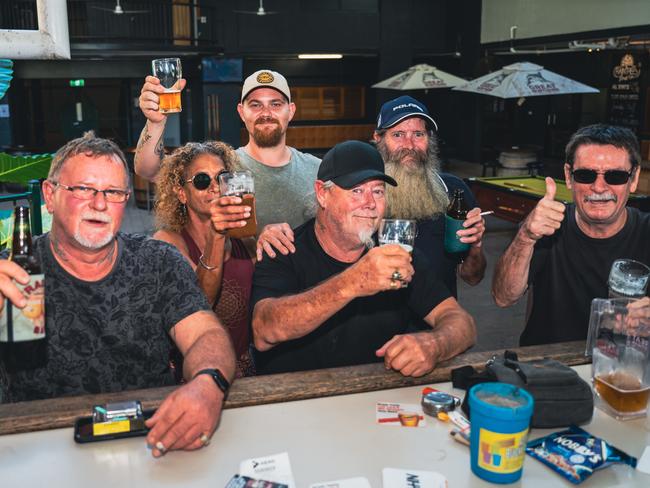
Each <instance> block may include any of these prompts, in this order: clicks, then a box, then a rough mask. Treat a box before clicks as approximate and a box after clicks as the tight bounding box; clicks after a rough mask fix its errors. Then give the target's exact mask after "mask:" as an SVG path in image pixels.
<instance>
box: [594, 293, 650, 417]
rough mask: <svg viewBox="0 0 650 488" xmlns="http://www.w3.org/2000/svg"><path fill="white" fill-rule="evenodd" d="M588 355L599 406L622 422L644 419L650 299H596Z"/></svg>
mask: <svg viewBox="0 0 650 488" xmlns="http://www.w3.org/2000/svg"><path fill="white" fill-rule="evenodd" d="M585 353H586V355H591V356H592V362H591V367H592V381H593V384H594V390H595V391H596V398H595V406H596V407H598V408H600V409H601V410H603V411H605V412H607V413H608V414H610V415H612V416H613V417H615V418H616V419H618V420H628V419H634V418H639V417H644V416H645V415H646V411H647V405H648V398H649V397H650V299H648V298H647V297H646V298H643V299H632V298H610V299H604V298H595V299H594V300H593V301H592V303H591V316H590V321H589V335H588V337H587V349H586V351H585Z"/></svg>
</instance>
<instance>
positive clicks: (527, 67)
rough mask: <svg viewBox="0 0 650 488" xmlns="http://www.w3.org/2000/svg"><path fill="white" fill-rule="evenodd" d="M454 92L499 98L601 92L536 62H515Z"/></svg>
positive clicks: (456, 88) (457, 88)
mask: <svg viewBox="0 0 650 488" xmlns="http://www.w3.org/2000/svg"><path fill="white" fill-rule="evenodd" d="M454 90H458V91H467V92H474V93H482V94H483V95H492V96H493V97H499V98H519V99H521V98H524V97H539V96H543V95H562V94H565V93H598V90H597V89H595V88H592V87H590V86H587V85H583V84H582V83H579V82H577V81H574V80H572V79H570V78H567V77H565V76H562V75H558V74H557V73H553V72H552V71H549V70H547V69H544V67H543V66H540V65H538V64H534V63H527V62H522V63H514V64H510V65H508V66H504V67H503V68H501V69H500V70H498V71H494V72H492V73H490V74H487V75H485V76H481V77H480V78H476V79H475V80H471V81H468V82H467V83H465V84H463V85H460V86H457V87H455V88H454Z"/></svg>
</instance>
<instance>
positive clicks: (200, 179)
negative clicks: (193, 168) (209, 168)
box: [185, 170, 227, 191]
mask: <svg viewBox="0 0 650 488" xmlns="http://www.w3.org/2000/svg"><path fill="white" fill-rule="evenodd" d="M223 173H227V171H225V170H224V171H220V172H219V173H218V174H216V175H214V181H216V182H217V186H218V185H219V176H220V175H221V174H223ZM211 181H212V177H211V176H210V175H209V174H208V173H204V172H201V173H196V174H195V175H194V176H192V177H191V178H190V179H189V180H185V184H187V183H192V184H193V185H194V188H196V189H197V190H201V191H202V190H207V189H208V188H209V187H210V182H211Z"/></svg>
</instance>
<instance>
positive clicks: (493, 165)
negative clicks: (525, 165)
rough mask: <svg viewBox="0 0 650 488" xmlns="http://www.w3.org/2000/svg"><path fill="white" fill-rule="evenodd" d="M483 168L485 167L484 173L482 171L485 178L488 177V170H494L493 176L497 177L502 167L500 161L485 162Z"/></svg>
mask: <svg viewBox="0 0 650 488" xmlns="http://www.w3.org/2000/svg"><path fill="white" fill-rule="evenodd" d="M481 166H483V171H481V177H484V176H486V175H487V170H488V168H491V169H492V176H496V175H497V168H500V167H501V164H499V161H496V160H492V161H484V162H482V163H481Z"/></svg>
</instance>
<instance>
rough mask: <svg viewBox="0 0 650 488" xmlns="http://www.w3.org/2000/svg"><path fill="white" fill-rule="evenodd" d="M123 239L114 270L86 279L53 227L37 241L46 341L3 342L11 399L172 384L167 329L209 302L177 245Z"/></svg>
mask: <svg viewBox="0 0 650 488" xmlns="http://www.w3.org/2000/svg"><path fill="white" fill-rule="evenodd" d="M117 242H118V256H117V260H116V263H115V265H114V267H113V270H112V271H111V272H110V273H109V274H108V275H107V276H106V277H104V278H102V279H101V280H99V281H95V282H86V281H81V280H79V279H77V278H75V277H74V276H72V275H70V274H69V273H68V272H66V271H65V270H64V269H63V268H62V267H61V266H60V265H59V264H58V262H57V261H56V259H55V258H54V256H53V254H52V251H51V249H50V244H49V238H48V235H47V234H46V235H44V236H41V237H39V238H37V239H36V240H35V243H34V244H35V250H36V253H37V255H39V257H40V259H41V264H42V267H43V270H44V272H45V296H46V298H45V309H46V312H45V313H46V316H45V317H46V318H45V328H46V340H45V341H34V342H41V343H42V344H38V345H31V346H30V345H29V343H24V344H23V345H21V347H19V348H16V347H14V346H11V347H7V346H6V345H3V347H2V348H1V349H0V366H3V367H4V374H3V375H2V376H4V378H2V379H3V382H4V383H5V385H4V388H5V397H6V398H4V399H3V400H4V401H5V402H6V401H11V402H16V401H25V400H36V399H41V398H52V397H58V396H65V395H80V394H86V393H104V392H114V391H122V390H130V389H138V388H151V387H156V386H165V385H171V384H174V378H173V375H172V373H171V371H170V368H169V354H170V351H171V348H172V346H173V343H172V341H171V339H170V336H169V331H170V330H171V329H172V328H173V327H174V325H176V324H177V323H178V322H179V321H180V320H182V319H183V318H185V317H187V316H189V315H191V314H193V313H195V312H197V311H200V310H210V306H209V304H208V302H207V300H206V298H205V296H204V294H203V292H202V291H201V289H200V288H199V285H198V282H197V279H196V274H195V273H194V271H193V270H192V269H191V267H190V266H189V264H188V263H187V262H186V260H185V259H184V258H183V257H182V256H181V255H180V253H178V251H177V250H176V249H175V248H174V247H173V246H170V245H168V244H166V243H163V242H160V241H157V240H154V239H151V238H149V237H146V236H133V235H127V234H123V233H119V234H118V236H117Z"/></svg>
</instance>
